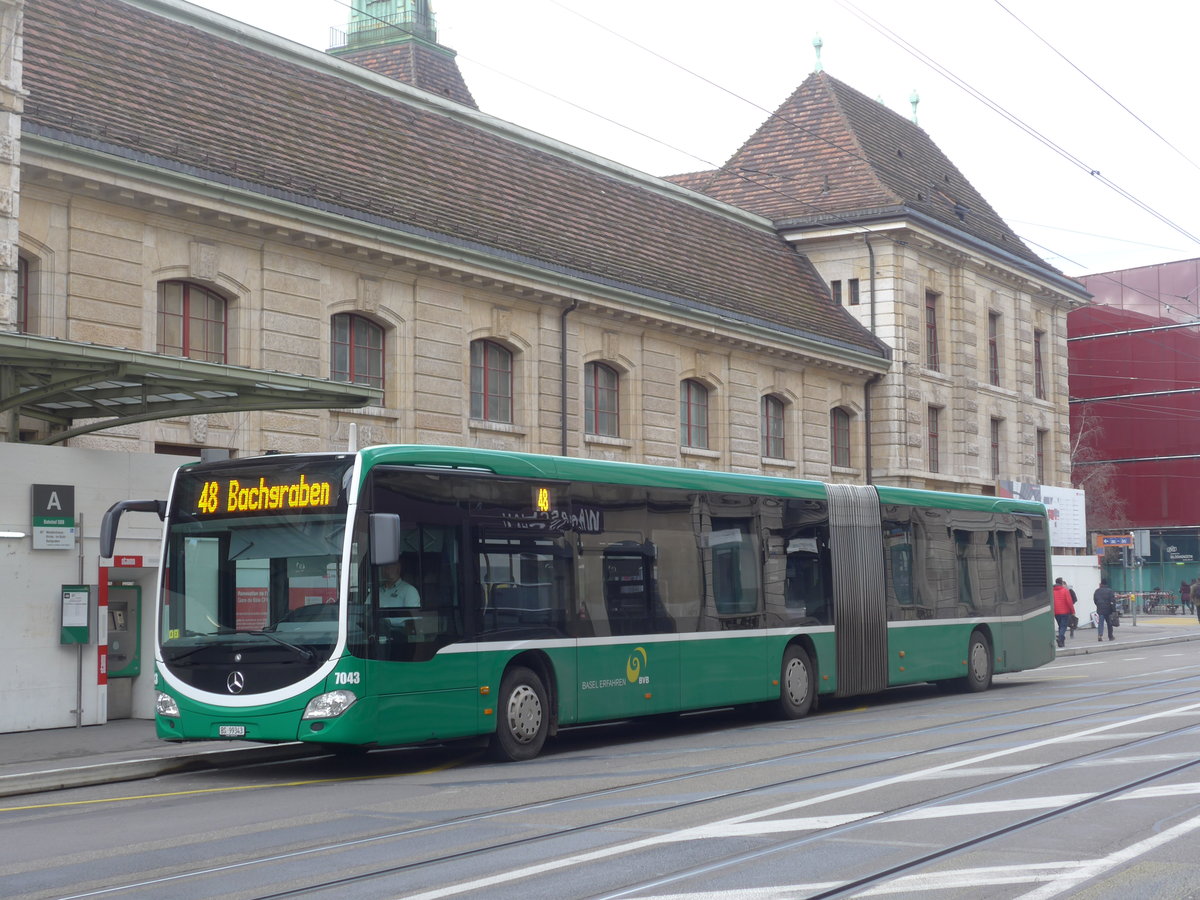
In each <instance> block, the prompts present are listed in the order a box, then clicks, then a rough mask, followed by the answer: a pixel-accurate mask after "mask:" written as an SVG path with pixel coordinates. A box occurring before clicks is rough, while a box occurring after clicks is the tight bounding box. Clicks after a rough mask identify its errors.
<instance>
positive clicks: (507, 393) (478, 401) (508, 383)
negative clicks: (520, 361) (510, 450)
mask: <svg viewBox="0 0 1200 900" xmlns="http://www.w3.org/2000/svg"><path fill="white" fill-rule="evenodd" d="M471 418H472V419H483V420H484V421H486V422H503V423H508V424H511V423H512V420H513V357H512V353H511V352H510V351H509V350H507V349H506V348H504V347H502V346H500V345H499V344H497V343H496V342H495V341H486V340H479V341H472V342H471Z"/></svg>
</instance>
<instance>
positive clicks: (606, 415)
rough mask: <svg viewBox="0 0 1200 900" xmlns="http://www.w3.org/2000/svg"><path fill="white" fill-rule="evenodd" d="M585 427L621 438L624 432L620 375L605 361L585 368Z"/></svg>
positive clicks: (591, 431)
mask: <svg viewBox="0 0 1200 900" xmlns="http://www.w3.org/2000/svg"><path fill="white" fill-rule="evenodd" d="M583 380H584V396H583V418H584V430H585V431H586V432H587V433H588V434H599V435H604V436H605V437H619V436H620V434H621V407H620V397H619V388H620V383H621V381H620V376H619V375H618V374H617V370H616V369H614V368H613V367H612V366H608V365H605V364H604V363H599V362H594V363H588V364H587V365H586V366H584V367H583Z"/></svg>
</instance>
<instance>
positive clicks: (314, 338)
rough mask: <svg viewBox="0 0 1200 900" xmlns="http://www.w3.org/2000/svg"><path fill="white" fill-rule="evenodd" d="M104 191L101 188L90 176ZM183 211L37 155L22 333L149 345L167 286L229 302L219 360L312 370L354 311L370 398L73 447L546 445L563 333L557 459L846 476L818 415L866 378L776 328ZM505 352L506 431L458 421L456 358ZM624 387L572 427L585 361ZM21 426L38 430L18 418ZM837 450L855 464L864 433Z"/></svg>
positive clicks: (177, 422) (325, 362) (852, 401)
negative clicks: (361, 321) (703, 399)
mask: <svg viewBox="0 0 1200 900" xmlns="http://www.w3.org/2000/svg"><path fill="white" fill-rule="evenodd" d="M102 179H105V180H102ZM195 199H196V202H193V203H186V202H183V201H182V200H181V199H178V198H177V196H176V197H165V196H161V195H158V194H154V193H151V192H149V191H148V190H146V187H145V186H144V185H140V186H139V185H133V184H120V183H117V182H116V181H114V179H112V178H111V176H109V177H105V176H103V175H102V174H101V173H92V175H91V177H82V176H81V175H80V174H78V173H76V174H72V175H70V176H68V175H67V174H66V173H64V172H62V171H56V167H55V165H54V164H53V162H52V161H50V160H45V159H42V158H40V157H39V158H36V159H35V160H32V161H31V162H30V164H29V165H28V166H27V167H26V173H25V199H24V205H23V208H22V215H21V234H22V245H23V246H22V254H23V257H24V259H25V261H26V263H27V264H28V266H29V272H30V283H31V286H32V290H31V300H30V309H31V315H30V323H29V324H30V330H31V331H33V332H35V333H38V334H43V335H47V336H53V337H57V338H61V339H64V340H70V341H83V342H91V343H99V344H105V345H110V346H123V347H128V348H132V349H138V350H145V351H150V352H153V351H155V349H156V347H157V321H156V308H157V297H158V290H159V285H160V283H162V282H164V281H173V280H182V281H186V282H188V283H190V284H196V285H199V286H202V287H204V288H207V289H210V290H212V291H214V292H216V293H218V294H219V295H221V296H222V297H224V298H226V300H227V311H228V313H227V314H228V322H227V348H228V350H227V361H228V362H229V363H230V364H233V365H240V366H246V367H251V368H261V369H269V370H276V371H287V372H294V373H297V374H302V375H307V376H314V377H324V376H328V374H329V371H330V320H331V317H332V316H333V315H335V314H338V313H346V312H352V313H356V314H359V315H362V316H364V317H366V318H369V319H370V320H371V321H373V322H375V323H377V324H379V325H380V326H382V327H383V329H384V334H385V366H386V369H385V385H384V386H385V396H386V401H385V404H384V405H383V406H381V407H377V408H370V409H363V410H354V411H348V410H347V411H331V412H326V411H303V412H288V411H286V410H278V411H262V412H245V413H223V414H219V415H212V416H202V417H199V416H198V417H190V418H186V419H184V418H180V419H166V420H161V421H156V422H150V423H145V424H139V425H128V426H121V427H116V428H112V429H107V430H105V431H103V432H99V433H96V434H94V435H90V436H85V437H80V438H76V439H74V440H73V441H72V445H73V446H78V447H96V448H100V449H108V450H116V449H125V450H129V451H134V452H153V451H154V450H155V448H156V447H157V448H160V449H161V448H163V447H172V448H183V447H194V448H197V449H199V448H220V449H226V450H229V451H230V452H231V453H232V454H233V455H236V456H241V455H248V454H254V453H259V452H263V451H267V450H278V451H315V450H329V449H344V448H345V447H347V446H348V444H349V441H350V440H351V428H350V426H351V424H353V425H354V426H355V430H356V432H357V442H358V444H359V445H360V446H362V445H366V444H370V443H391V442H419V443H430V444H450V445H471V446H480V447H488V448H499V449H510V450H523V451H530V452H542V453H557V452H559V450H560V446H561V441H562V437H563V431H562V416H561V410H560V406H561V390H560V387H561V374H562V360H561V356H560V333H561V323H562V320H563V317H564V310H566V309H567V308H568V306H570V305H571V304H576V306H575V308H574V309H572V310H571V311H569V312H567V313H566V316H565V319H566V326H567V366H566V374H567V410H566V412H567V417H566V440H567V448H568V453H570V454H571V455H587V456H595V457H599V458H606V459H617V460H625V461H636V462H652V463H665V464H669V465H678V464H682V465H688V466H694V467H701V468H714V469H716V468H719V469H730V470H735V471H742V472H769V473H771V474H782V475H791V476H804V477H811V478H823V479H833V480H855V479H858V480H861V477H862V471H861V464H860V465H858V466H855V467H852V468H850V469H845V470H838V471H834V470H833V468H832V467H831V465H830V459H829V453H828V447H829V440H828V436H827V432H828V424H829V408H830V404H842V403H845V404H849V405H851V406H852V407H854V408H855V409H856V410H859V411H861V409H862V402H863V395H862V392H863V384H864V382H865V379H866V377H868V375H870V374H871V373H870V371H869V370H867V369H865V368H863V367H861V366H855V365H852V364H849V363H847V362H846V361H845V360H839V359H837V358H835V357H834V356H832V355H831V356H830V357H829V358H825V359H822V358H820V357H819V356H817V355H814V354H812V353H811V352H807V351H804V350H800V349H798V348H796V347H795V346H794V344H793V343H792V342H791V341H789V340H787V338H786V337H784V336H782V335H781V336H779V338H778V339H776V340H763V339H762V338H761V337H760V338H758V339H754V338H751V337H749V336H747V335H739V334H737V333H735V332H733V331H732V330H731V331H730V332H728V333H716V332H714V331H713V330H712V329H710V328H705V327H703V326H701V325H700V324H698V323H697V322H696V321H694V320H693V319H691V318H689V317H688V316H686V315H683V314H678V315H673V316H672V315H663V314H659V315H653V314H650V313H649V312H648V311H647V310H646V309H644V308H640V307H639V306H638V305H637V304H636V303H634V302H633V301H632V300H626V301H624V302H621V301H620V300H618V299H614V298H611V297H600V296H596V295H593V296H588V295H585V294H579V293H563V292H560V291H557V290H555V289H554V286H553V285H549V284H539V283H536V282H534V281H530V280H515V279H512V278H510V277H506V276H504V275H503V274H501V273H499V272H497V271H489V270H488V269H486V268H482V267H476V266H467V265H463V264H462V263H461V262H458V261H455V260H452V259H449V258H437V257H435V256H429V257H427V258H424V259H417V258H414V257H413V255H412V254H411V253H408V252H407V251H405V250H404V249H403V248H400V247H398V246H397V247H388V246H387V245H386V244H384V243H382V242H373V243H366V242H362V241H359V240H355V239H354V236H353V235H350V234H335V233H332V232H329V231H317V230H315V229H312V228H311V227H309V226H307V225H306V224H305V223H304V222H302V221H300V220H298V219H296V220H279V219H270V220H269V219H267V218H265V217H262V216H261V215H260V216H257V217H256V216H255V215H254V214H253V212H252V211H251V210H248V209H246V208H242V207H236V206H234V205H225V206H213V205H201V203H200V201H199V198H195ZM477 339H488V340H493V341H496V342H498V343H501V344H502V345H503V346H505V347H506V348H508V349H510V350H511V351H512V352H513V356H514V379H513V381H514V415H513V422H512V423H511V424H509V423H497V422H488V421H483V420H478V419H472V418H471V417H470V415H469V404H468V396H467V393H468V389H469V388H468V386H469V384H470V361H469V347H470V343H471V341H473V340H477ZM591 362H604V363H606V364H607V365H609V366H610V367H612V368H613V369H615V370H616V371H617V372H618V373H619V375H620V381H619V404H620V407H619V408H620V431H619V435H617V436H601V435H592V434H587V433H585V429H584V428H583V422H582V410H583V403H584V400H583V396H582V391H583V384H582V378H581V372H582V370H583V366H584V365H585V364H587V363H591ZM685 378H694V379H696V380H699V381H700V382H702V383H703V384H704V385H706V386H707V387H708V388H709V389H710V391H711V395H710V400H711V406H710V416H711V421H710V427H711V440H710V443H709V448H708V449H699V448H686V447H681V446H680V440H679V424H678V419H679V389H680V388H679V385H680V382H681V381H682V380H683V379H685ZM767 394H771V395H775V396H778V397H781V398H783V399H784V400H785V402H786V406H785V409H786V417H785V429H786V433H785V447H786V448H787V449H786V452H785V458H784V459H776V458H773V457H772V458H764V456H763V453H762V447H761V440H760V437H761V435H760V428H761V418H760V413H761V410H760V407H761V400H762V397H763V396H764V395H767ZM24 427H27V428H29V427H36V425H35V424H34V423H29V422H26V423H24ZM853 438H854V441H855V446H854V449H853V457H854V458H855V459H857V460H860V461H861V459H862V446H861V444H862V440H863V438H864V435H863V433H862V427H861V421H859V422H856V424H855V428H854V431H853Z"/></svg>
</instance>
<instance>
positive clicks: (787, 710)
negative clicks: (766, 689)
mask: <svg viewBox="0 0 1200 900" xmlns="http://www.w3.org/2000/svg"><path fill="white" fill-rule="evenodd" d="M816 683H817V681H816V678H815V677H814V674H813V664H812V660H811V659H809V656H808V652H807V651H806V650H805V649H804V648H803V647H800V646H797V645H796V644H792V645H791V646H789V647H788V648H787V649H786V650H784V651H783V662H782V663H781V664H780V666H779V701H778V703H777V705H776V710H777V712H778V714H779V717H780V718H781V719H802V718H804V717H805V716H807V715H808V712H809V710H811V709H812V705H813V697H814V694H815V693H816Z"/></svg>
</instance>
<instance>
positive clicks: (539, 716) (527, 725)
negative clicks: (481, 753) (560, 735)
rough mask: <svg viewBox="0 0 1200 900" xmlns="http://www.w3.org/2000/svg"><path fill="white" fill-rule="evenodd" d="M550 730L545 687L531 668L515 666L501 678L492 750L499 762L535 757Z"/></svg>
mask: <svg viewBox="0 0 1200 900" xmlns="http://www.w3.org/2000/svg"><path fill="white" fill-rule="evenodd" d="M549 730H550V707H549V704H548V702H547V700H546V687H545V685H543V684H542V679H540V678H539V677H538V676H537V673H536V672H534V671H533V670H532V669H527V668H525V667H524V666H515V667H513V668H511V669H509V670H508V671H507V672H505V673H504V678H502V679H501V681H500V702H499V704H497V707H496V733H495V734H493V735H492V739H491V743H490V746H489V751H490V753H491V756H492V758H493V759H497V760H499V761H500V762H520V761H522V760H526V759H533V758H534V757H535V756H537V755H538V754H539V753H541V751H542V745H543V744H544V743H545V742H546V735H547V733H548V732H549Z"/></svg>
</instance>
